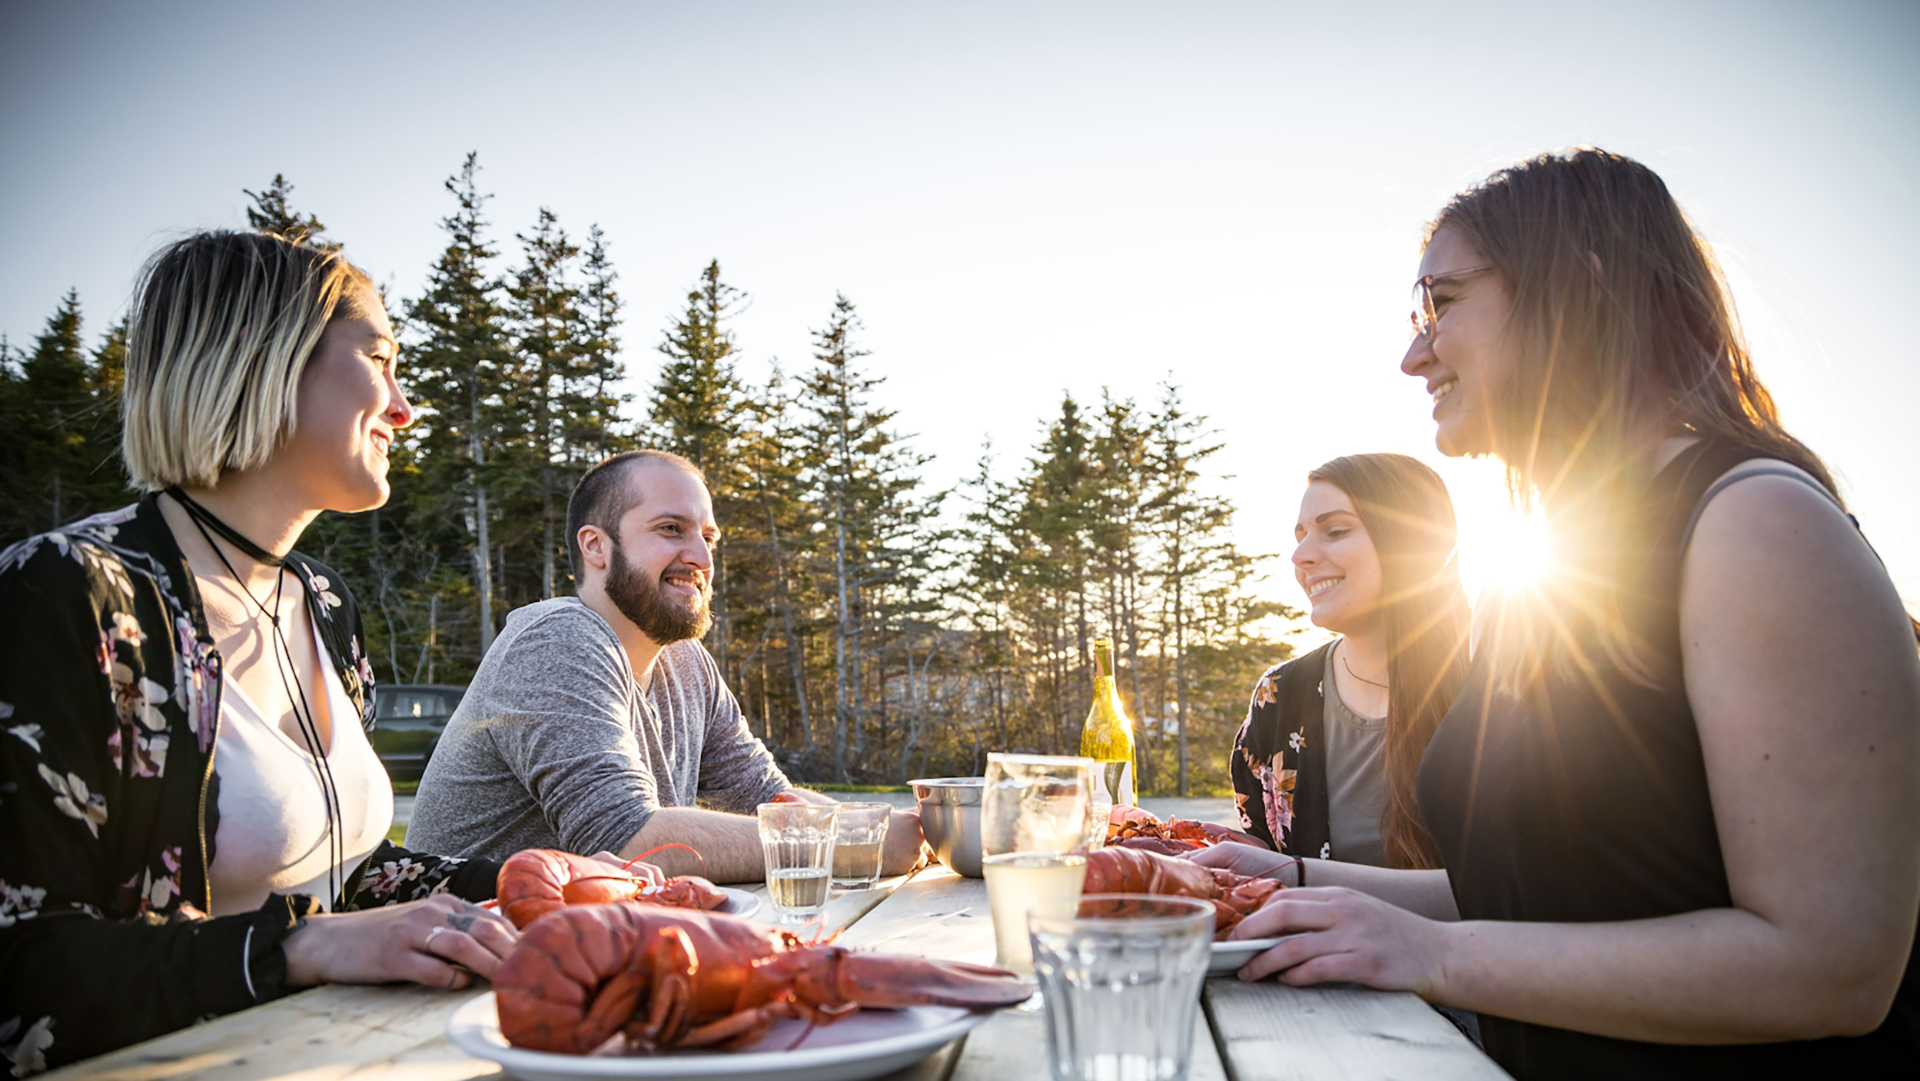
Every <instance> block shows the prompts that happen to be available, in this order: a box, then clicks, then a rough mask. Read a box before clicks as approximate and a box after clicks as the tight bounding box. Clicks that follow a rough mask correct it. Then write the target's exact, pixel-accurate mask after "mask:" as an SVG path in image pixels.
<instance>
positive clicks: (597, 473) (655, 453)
mask: <svg viewBox="0 0 1920 1081" xmlns="http://www.w3.org/2000/svg"><path fill="white" fill-rule="evenodd" d="M635 464H647V465H671V466H677V467H679V468H681V469H684V470H686V471H687V472H688V473H691V474H693V476H694V477H695V478H696V479H698V480H699V481H700V483H702V484H705V483H706V482H707V475H706V474H705V473H702V472H701V471H700V467H699V466H697V465H694V464H693V463H692V462H690V461H688V460H686V459H685V458H682V457H680V456H679V455H678V454H675V453H673V452H672V451H666V450H626V451H621V452H620V453H619V454H615V455H613V456H612V457H609V458H604V459H602V460H601V461H600V462H599V464H597V465H595V466H594V467H593V468H592V469H589V470H587V474H586V476H584V477H581V478H580V483H578V484H576V485H574V486H573V496H572V498H570V499H569V500H567V560H568V562H570V563H571V564H572V565H573V586H574V589H575V590H576V591H578V590H579V588H580V583H581V582H583V581H585V580H586V576H587V561H586V558H585V557H584V556H582V555H581V553H580V530H581V528H582V527H583V526H598V527H600V529H602V530H604V531H605V532H606V533H607V534H608V535H609V536H611V535H613V533H614V529H615V525H614V523H616V522H618V521H619V520H620V516H621V515H623V514H625V513H627V510H628V509H629V508H630V507H632V506H633V504H634V502H635V498H634V497H635V492H634V489H633V487H632V486H631V485H629V484H627V483H626V479H627V473H628V472H629V470H628V468H627V467H628V466H631V465H635Z"/></svg>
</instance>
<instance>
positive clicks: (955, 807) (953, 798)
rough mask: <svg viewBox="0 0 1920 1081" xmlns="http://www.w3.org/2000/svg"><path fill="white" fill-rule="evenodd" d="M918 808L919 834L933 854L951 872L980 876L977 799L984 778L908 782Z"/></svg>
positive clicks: (983, 789) (950, 778)
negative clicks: (923, 837) (931, 848)
mask: <svg viewBox="0 0 1920 1081" xmlns="http://www.w3.org/2000/svg"><path fill="white" fill-rule="evenodd" d="M907 783H908V784H910V785H912V786H913V798H914V800H915V801H916V802H917V803H918V804H919V806H920V831H921V832H922V833H924V834H926V837H927V844H929V845H931V846H932V847H933V854H934V855H935V856H937V857H939V859H940V862H941V863H944V864H946V865H947V866H948V867H949V868H951V869H952V870H953V871H954V872H955V873H957V874H962V875H965V876H967V877H968V878H979V877H980V796H981V795H982V794H983V793H984V792H985V791H986V790H987V779H986V778H985V777H923V778H921V779H919V780H917V781H908V782H907Z"/></svg>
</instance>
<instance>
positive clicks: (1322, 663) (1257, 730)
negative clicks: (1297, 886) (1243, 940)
mask: <svg viewBox="0 0 1920 1081" xmlns="http://www.w3.org/2000/svg"><path fill="white" fill-rule="evenodd" d="M1332 655H1333V643H1331V642H1329V643H1327V644H1326V645H1324V646H1322V647H1320V648H1319V649H1316V650H1314V651H1313V652H1312V653H1308V654H1306V655H1305V656H1302V657H1297V658H1295V659H1293V660H1291V661H1288V662H1287V663H1285V664H1282V665H1278V666H1276V667H1274V668H1272V669H1270V670H1269V671H1268V672H1267V673H1266V674H1265V675H1263V676H1261V677H1260V681H1259V682H1258V683H1255V684H1254V685H1253V700H1252V701H1251V702H1249V703H1248V705H1247V719H1246V723H1244V724H1242V725H1241V726H1240V734H1239V735H1238V736H1236V737H1234V741H1233V755H1232V756H1231V757H1230V758H1229V760H1228V770H1229V772H1230V773H1231V774H1232V776H1233V798H1234V803H1235V804H1236V805H1237V807H1238V809H1239V812H1240V828H1241V829H1243V830H1246V831H1247V832H1248V833H1251V834H1253V835H1254V836H1255V837H1258V838H1260V839H1261V840H1262V841H1265V842H1266V843H1267V844H1269V845H1272V846H1273V848H1274V850H1275V851H1276V852H1285V853H1287V854H1289V855H1294V856H1318V857H1319V858H1321V859H1323V860H1324V859H1332V858H1334V854H1333V845H1332V826H1331V821H1330V819H1329V816H1328V809H1327V745H1326V741H1325V740H1323V739H1321V738H1320V736H1321V732H1322V730H1323V729H1324V728H1325V724H1324V720H1323V718H1324V710H1325V707H1326V701H1325V699H1324V698H1323V697H1322V695H1321V690H1322V680H1323V679H1324V678H1325V677H1326V671H1327V659H1328V658H1329V657H1331V656H1332Z"/></svg>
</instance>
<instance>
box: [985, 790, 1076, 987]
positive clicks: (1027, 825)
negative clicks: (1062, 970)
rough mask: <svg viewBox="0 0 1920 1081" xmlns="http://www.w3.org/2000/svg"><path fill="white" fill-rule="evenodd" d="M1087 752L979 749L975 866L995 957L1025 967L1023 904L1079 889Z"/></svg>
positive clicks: (1029, 958) (1029, 966) (1023, 970)
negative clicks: (983, 778)
mask: <svg viewBox="0 0 1920 1081" xmlns="http://www.w3.org/2000/svg"><path fill="white" fill-rule="evenodd" d="M1093 769H1094V766H1093V760H1092V759H1090V758H1069V757H1056V756H1052V755H1033V754H990V755H988V756H987V783H986V791H985V793H983V795H982V796H981V800H980V804H981V806H980V854H981V857H982V858H981V861H980V866H981V871H982V873H983V874H984V876H985V877H986V880H987V907H988V909H989V910H990V911H991V912H992V913H993V939H994V946H995V948H996V954H997V958H996V961H995V963H996V964H998V965H999V966H1000V967H1001V968H1005V969H1010V970H1012V971H1014V972H1018V973H1020V974H1022V975H1032V974H1033V954H1032V952H1031V950H1030V948H1029V945H1028V940H1027V909H1028V908H1031V907H1032V906H1034V905H1036V904H1039V903H1040V902H1043V901H1063V900H1064V901H1070V900H1072V899H1074V898H1075V897H1078V896H1080V886H1081V883H1083V882H1085V881H1086V877H1087V838H1088V831H1089V828H1090V825H1089V820H1090V818H1091V811H1092V805H1093V776H1094V774H1093Z"/></svg>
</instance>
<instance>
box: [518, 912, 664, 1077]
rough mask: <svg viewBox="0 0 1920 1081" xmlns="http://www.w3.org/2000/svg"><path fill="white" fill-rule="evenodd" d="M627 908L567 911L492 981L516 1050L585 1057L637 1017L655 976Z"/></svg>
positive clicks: (538, 927) (543, 925)
mask: <svg viewBox="0 0 1920 1081" xmlns="http://www.w3.org/2000/svg"><path fill="white" fill-rule="evenodd" d="M625 917H626V912H625V909H624V906H620V905H596V906H592V907H581V908H572V909H563V910H562V911H561V912H560V914H559V915H557V916H555V917H554V918H552V919H546V920H540V921H537V922H535V923H534V924H533V926H531V927H528V928H527V929H526V931H525V932H524V933H522V935H521V936H520V941H519V942H518V943H517V944H515V946H514V948H513V952H511V953H509V954H508V955H507V959H506V961H504V962H503V963H502V964H501V966H500V971H499V973H498V974H497V976H496V978H495V980H494V995H495V997H496V999H497V1001H498V1003H499V1012H500V1034H501V1035H502V1036H505V1037H506V1039H507V1042H508V1043H511V1044H513V1045H514V1046H515V1047H526V1048H531V1049H533V1050H535V1051H559V1052H562V1053H566V1054H575V1055H584V1054H586V1053H588V1052H590V1051H592V1050H594V1049H595V1048H598V1047H599V1046H600V1045H601V1044H603V1043H605V1042H607V1039H608V1038H609V1037H611V1036H612V1035H613V1034H614V1033H615V1032H618V1031H619V1030H620V1028H621V1026H622V1025H625V1024H626V1023H627V1021H628V1020H629V1019H630V1018H631V1017H632V1016H633V1013H634V1010H635V1009H636V1008H637V1007H638V1005H639V1003H640V998H641V995H642V994H644V993H645V992H646V990H647V982H648V976H649V972H648V970H647V969H646V968H645V967H643V963H642V959H643V956H644V955H643V953H642V951H641V950H640V949H638V948H637V947H638V944H639V934H638V932H639V930H640V929H639V927H638V926H636V925H635V924H634V923H633V921H632V920H630V919H627V918H625Z"/></svg>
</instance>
